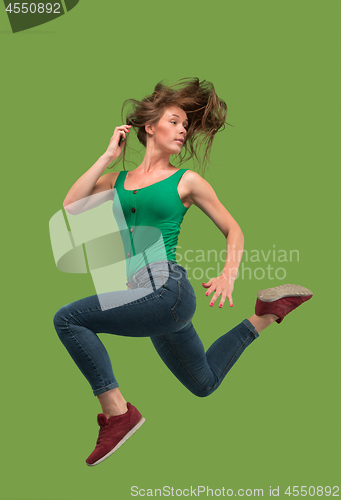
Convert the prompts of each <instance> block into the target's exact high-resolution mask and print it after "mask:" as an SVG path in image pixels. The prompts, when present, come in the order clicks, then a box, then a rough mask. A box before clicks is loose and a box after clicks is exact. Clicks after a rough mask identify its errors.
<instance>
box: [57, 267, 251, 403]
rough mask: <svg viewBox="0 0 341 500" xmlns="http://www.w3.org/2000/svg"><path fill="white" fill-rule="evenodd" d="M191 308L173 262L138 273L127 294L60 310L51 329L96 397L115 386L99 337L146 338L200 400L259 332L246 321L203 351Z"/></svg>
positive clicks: (184, 280) (191, 296) (188, 289)
mask: <svg viewBox="0 0 341 500" xmlns="http://www.w3.org/2000/svg"><path fill="white" fill-rule="evenodd" d="M103 304H104V306H103ZM195 307H196V298H195V292H194V290H193V287H192V285H191V283H190V281H189V280H188V276H187V271H186V270H185V269H184V268H183V267H182V266H180V265H179V264H177V263H175V262H172V261H159V262H153V263H152V264H149V265H147V266H145V267H143V268H142V269H140V270H139V271H138V272H137V273H136V274H135V275H134V276H133V277H132V278H131V279H130V280H129V281H128V282H127V290H122V291H117V292H109V293H108V294H101V296H97V295H93V296H91V297H86V298H84V299H80V300H77V301H75V302H72V303H71V304H67V305H65V306H63V307H61V308H60V309H59V311H58V312H57V313H56V314H55V316H54V326H55V328H56V331H57V333H58V335H59V338H60V340H61V341H62V343H63V344H64V346H65V347H66V349H67V350H68V351H69V354H70V355H71V357H72V358H73V360H74V361H75V363H76V364H77V366H78V367H79V369H80V370H81V372H82V373H83V375H84V376H85V377H86V379H87V380H88V382H89V383H90V385H91V387H92V390H93V393H94V395H95V396H98V395H99V394H101V393H103V392H106V391H108V390H110V389H113V388H115V387H118V383H117V381H116V378H115V376H114V373H113V370H112V366H111V362H110V358H109V355H108V353H107V351H106V349H105V347H104V345H103V343H102V342H101V340H100V339H99V337H98V336H97V334H98V333H111V334H115V335H123V336H127V337H150V339H151V341H152V343H153V345H154V347H155V349H156V351H157V353H158V354H159V356H160V357H161V359H162V360H163V361H164V363H165V364H166V366H168V368H169V369H170V370H171V372H172V373H173V374H174V375H175V376H176V377H177V378H178V380H180V382H181V383H182V384H183V385H184V386H185V387H187V389H189V390H190V391H191V392H192V393H193V394H195V395H196V396H199V397H204V396H208V395H209V394H211V393H212V392H213V391H215V390H216V389H217V388H218V387H219V385H220V384H221V382H222V381H223V379H224V377H225V375H226V374H227V373H228V371H229V370H230V369H231V367H232V366H233V365H234V363H235V362H236V361H237V359H238V358H239V357H240V356H241V354H242V353H243V352H244V350H245V349H246V347H247V346H248V345H249V344H251V342H253V340H254V339H255V338H257V337H258V332H257V331H256V329H255V327H254V326H253V325H252V324H251V323H250V321H248V320H247V319H245V320H244V321H243V322H242V323H240V324H239V325H237V326H236V327H234V328H233V329H232V330H230V331H229V332H227V333H225V334H224V335H222V336H221V337H220V338H218V339H217V340H216V341H215V342H214V343H213V344H212V345H211V347H210V348H209V349H208V350H207V352H205V350H204V347H203V345H202V342H201V340H200V338H199V336H198V334H197V332H196V331H195V329H194V326H193V324H192V317H193V315H194V312H195ZM212 330H214V327H212Z"/></svg>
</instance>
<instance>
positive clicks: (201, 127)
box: [113, 78, 230, 170]
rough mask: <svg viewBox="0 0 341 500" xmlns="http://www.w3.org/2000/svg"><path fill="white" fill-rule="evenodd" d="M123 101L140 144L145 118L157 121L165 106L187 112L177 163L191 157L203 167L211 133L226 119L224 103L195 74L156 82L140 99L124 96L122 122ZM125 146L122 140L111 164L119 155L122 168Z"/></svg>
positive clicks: (145, 136) (206, 158) (208, 83)
mask: <svg viewBox="0 0 341 500" xmlns="http://www.w3.org/2000/svg"><path fill="white" fill-rule="evenodd" d="M127 104H131V105H132V106H133V111H132V112H131V113H129V114H128V115H127V116H126V119H125V122H126V124H127V125H132V128H134V129H135V131H136V132H137V138H138V140H139V141H140V143H141V144H143V146H146V145H147V133H146V131H145V124H146V123H147V122H151V123H154V124H155V123H157V122H158V121H159V119H160V118H161V116H162V115H163V113H164V111H165V110H166V108H167V107H169V106H177V107H179V108H182V109H183V110H184V111H185V113H187V117H188V122H189V124H188V131H187V136H186V141H185V144H184V147H183V148H182V151H181V153H180V154H179V160H180V163H179V164H182V163H183V162H185V161H188V160H190V159H191V158H194V160H196V161H197V162H198V164H199V165H202V166H203V169H204V170H205V167H206V165H207V164H208V163H209V159H210V152H211V147H212V142H213V139H214V136H215V134H216V133H217V132H218V131H219V130H224V128H225V123H227V122H225V120H226V115H227V105H226V103H225V101H223V100H222V99H219V98H218V96H217V94H216V92H215V89H214V86H213V84H212V83H210V82H208V81H206V80H203V81H201V82H200V81H199V78H182V79H181V80H178V81H177V82H174V83H173V84H171V85H167V86H166V85H164V84H163V83H162V82H159V83H158V84H157V85H156V87H155V89H154V92H153V93H152V94H151V95H149V96H146V97H145V98H144V99H142V101H137V100H136V99H127V100H126V101H125V102H124V103H123V106H122V113H121V119H122V122H124V116H123V115H124V109H125V106H126V105H127ZM227 125H230V124H227ZM126 147H127V141H124V144H123V151H122V153H121V156H120V158H119V159H118V160H116V162H115V163H114V165H115V164H116V163H118V161H119V160H120V159H121V158H122V160H123V168H124V170H125V167H124V160H125V153H126ZM201 150H204V155H203V159H202V161H201V160H200V159H199V157H198V154H199V151H201ZM114 165H113V166H114Z"/></svg>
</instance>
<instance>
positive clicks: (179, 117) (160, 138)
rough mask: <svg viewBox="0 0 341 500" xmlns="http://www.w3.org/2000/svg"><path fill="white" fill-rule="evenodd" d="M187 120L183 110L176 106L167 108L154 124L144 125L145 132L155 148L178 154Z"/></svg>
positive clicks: (183, 139) (182, 142) (185, 132)
mask: <svg viewBox="0 0 341 500" xmlns="http://www.w3.org/2000/svg"><path fill="white" fill-rule="evenodd" d="M187 128H188V120H187V115H186V113H185V111H184V110H183V109H181V108H178V107H177V106H171V107H169V108H167V109H166V110H165V112H164V114H163V115H162V117H161V118H160V120H159V121H158V122H157V123H156V124H151V125H149V126H147V125H146V132H147V134H148V135H149V137H150V139H152V141H153V143H154V147H155V148H156V149H157V150H162V151H164V152H167V154H179V153H180V151H181V148H182V146H183V144H184V142H185V140H186V135H187Z"/></svg>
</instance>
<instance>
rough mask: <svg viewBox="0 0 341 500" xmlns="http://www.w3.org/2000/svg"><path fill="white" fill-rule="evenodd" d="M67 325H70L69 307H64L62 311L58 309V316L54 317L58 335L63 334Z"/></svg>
mask: <svg viewBox="0 0 341 500" xmlns="http://www.w3.org/2000/svg"><path fill="white" fill-rule="evenodd" d="M67 323H68V313H67V307H66V306H63V307H61V308H60V309H58V311H57V312H56V314H55V315H54V317H53V324H54V327H55V329H56V331H57V333H58V335H59V333H62V331H63V328H65V326H66V325H67Z"/></svg>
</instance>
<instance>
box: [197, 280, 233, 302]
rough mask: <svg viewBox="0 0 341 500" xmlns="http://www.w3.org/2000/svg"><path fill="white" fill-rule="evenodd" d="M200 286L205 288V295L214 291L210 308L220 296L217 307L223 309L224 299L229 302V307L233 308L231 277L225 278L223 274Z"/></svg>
mask: <svg viewBox="0 0 341 500" xmlns="http://www.w3.org/2000/svg"><path fill="white" fill-rule="evenodd" d="M202 286H203V287H204V288H207V292H206V295H207V296H208V295H210V293H212V292H214V291H215V294H214V295H213V297H212V299H211V302H210V306H211V307H212V306H213V304H214V303H215V301H216V300H217V298H218V297H219V296H220V295H221V300H220V304H219V307H220V308H221V307H223V305H224V302H225V300H226V298H227V299H228V301H229V304H230V307H233V301H232V292H233V287H234V279H232V278H231V277H225V276H224V274H221V275H220V276H218V278H211V279H210V280H209V281H208V282H207V283H203V284H202Z"/></svg>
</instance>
